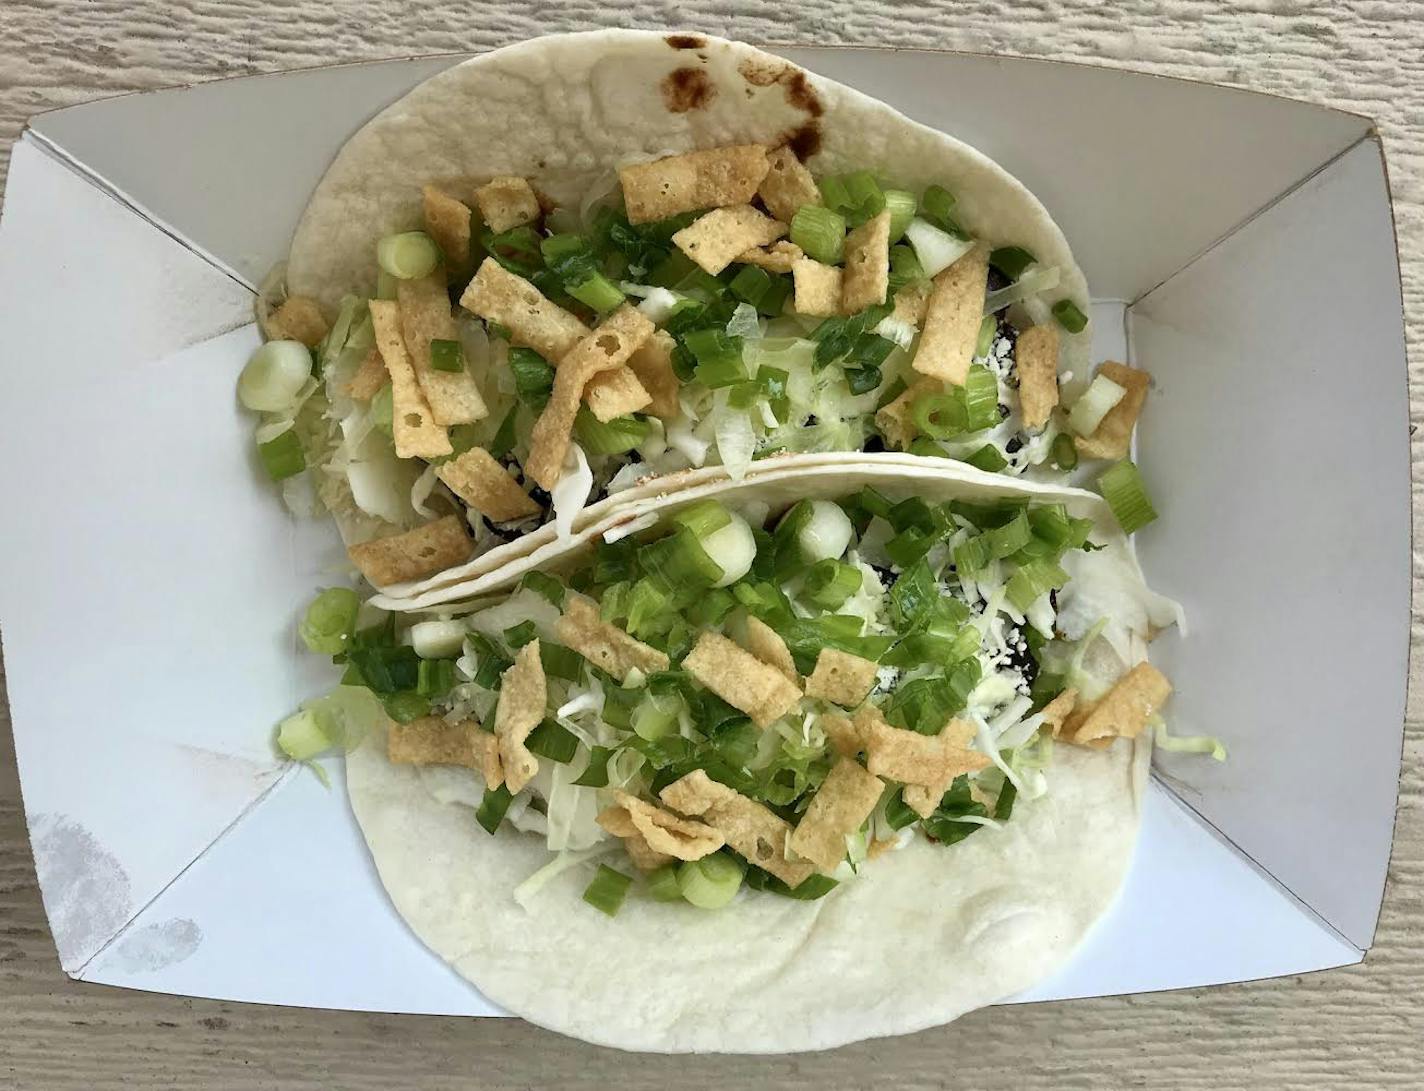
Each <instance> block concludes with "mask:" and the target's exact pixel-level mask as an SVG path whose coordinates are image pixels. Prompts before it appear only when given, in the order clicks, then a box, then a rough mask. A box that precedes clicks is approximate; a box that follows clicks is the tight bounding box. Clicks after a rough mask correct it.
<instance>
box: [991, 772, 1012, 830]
mask: <svg viewBox="0 0 1424 1091" xmlns="http://www.w3.org/2000/svg"><path fill="white" fill-rule="evenodd" d="M1018 795H1019V790H1018V789H1017V788H1016V787H1014V782H1013V781H1011V780H1007V779H1006V780H1005V781H1004V785H1003V787H1002V788H1000V789H999V798H998V799H996V800H994V814H993V816H992V817H993V819H994V821H995V822H1007V821H1008V820H1009V819H1010V818H1011V817H1012V816H1013V813H1014V800H1015V799H1017V798H1018Z"/></svg>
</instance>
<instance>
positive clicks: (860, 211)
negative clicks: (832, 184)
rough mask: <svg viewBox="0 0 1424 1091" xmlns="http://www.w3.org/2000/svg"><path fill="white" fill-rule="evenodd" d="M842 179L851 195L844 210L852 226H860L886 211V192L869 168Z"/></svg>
mask: <svg viewBox="0 0 1424 1091" xmlns="http://www.w3.org/2000/svg"><path fill="white" fill-rule="evenodd" d="M841 181H842V182H843V184H844V185H845V190H846V194H847V195H848V197H849V202H848V204H847V205H846V207H845V209H844V211H845V213H846V219H847V220H848V221H849V223H850V225H851V226H852V227H859V226H860V225H861V224H863V223H865V221H866V220H870V219H874V218H875V217H876V216H879V215H880V213H882V212H883V211H885V192H884V190H882V189H881V188H880V183H879V182H877V181H876V180H875V176H874V175H873V174H871V173H870V172H869V171H868V170H858V171H855V172H854V173H853V174H847V175H845V176H844V177H843V178H842V179H841Z"/></svg>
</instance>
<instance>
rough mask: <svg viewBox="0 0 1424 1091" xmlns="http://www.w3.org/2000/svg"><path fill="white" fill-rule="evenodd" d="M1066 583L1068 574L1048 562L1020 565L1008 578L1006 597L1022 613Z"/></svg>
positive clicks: (1041, 561)
mask: <svg viewBox="0 0 1424 1091" xmlns="http://www.w3.org/2000/svg"><path fill="white" fill-rule="evenodd" d="M1067 582H1068V573H1067V572H1064V571H1063V569H1061V568H1059V567H1058V565H1057V564H1055V563H1054V562H1053V561H1049V560H1040V561H1032V562H1030V563H1028V564H1025V565H1021V566H1020V567H1019V570H1018V571H1017V572H1015V573H1014V574H1013V575H1012V576H1011V577H1009V583H1008V586H1007V588H1006V590H1007V597H1008V600H1009V602H1010V603H1012V604H1013V607H1014V609H1015V610H1018V611H1019V613H1023V612H1024V611H1025V610H1027V609H1028V608H1029V607H1030V606H1032V605H1033V604H1034V603H1035V602H1036V601H1037V600H1038V597H1039V596H1040V595H1043V594H1045V593H1047V592H1049V591H1056V590H1058V589H1059V588H1060V587H1062V586H1063V585H1064V584H1065V583H1067Z"/></svg>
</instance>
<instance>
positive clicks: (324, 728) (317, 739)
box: [277, 708, 334, 761]
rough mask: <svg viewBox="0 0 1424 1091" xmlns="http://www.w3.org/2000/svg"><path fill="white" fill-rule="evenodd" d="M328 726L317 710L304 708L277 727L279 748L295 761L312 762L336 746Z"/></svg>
mask: <svg viewBox="0 0 1424 1091" xmlns="http://www.w3.org/2000/svg"><path fill="white" fill-rule="evenodd" d="M328 726H329V725H328V724H327V723H324V722H323V718H322V717H321V716H319V715H318V714H317V713H316V711H315V710H313V709H309V708H304V709H302V710H301V711H300V712H294V713H292V715H290V716H288V717H287V718H286V719H285V720H283V721H282V722H281V723H280V724H278V725H277V746H278V748H279V749H280V750H281V751H282V753H284V754H286V755H287V757H289V758H291V759H292V760H293V761H311V760H312V758H314V757H316V756H317V755H318V754H321V753H324V752H325V751H327V750H330V749H331V747H332V746H333V745H334V742H333V740H332V738H331V734H330V732H329V731H328Z"/></svg>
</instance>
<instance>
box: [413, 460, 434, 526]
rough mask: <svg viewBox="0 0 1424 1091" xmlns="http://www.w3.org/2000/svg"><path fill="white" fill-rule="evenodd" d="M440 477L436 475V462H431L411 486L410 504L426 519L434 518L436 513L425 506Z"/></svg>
mask: <svg viewBox="0 0 1424 1091" xmlns="http://www.w3.org/2000/svg"><path fill="white" fill-rule="evenodd" d="M439 482H440V479H439V478H438V477H436V476H435V464H434V463H431V464H430V465H428V466H426V467H425V470H424V471H423V472H422V473H421V475H420V476H419V477H417V478H416V479H415V482H414V484H412V485H411V487H410V506H411V507H412V508H414V509H415V513H416V514H417V515H419V516H422V517H424V518H426V519H434V518H435V516H436V513H435V512H433V511H431V510H430V509H429V508H428V507H426V506H425V502H426V501H427V500H429V499H430V494H431V493H432V492H434V491H435V487H436V485H438V484H439Z"/></svg>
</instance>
